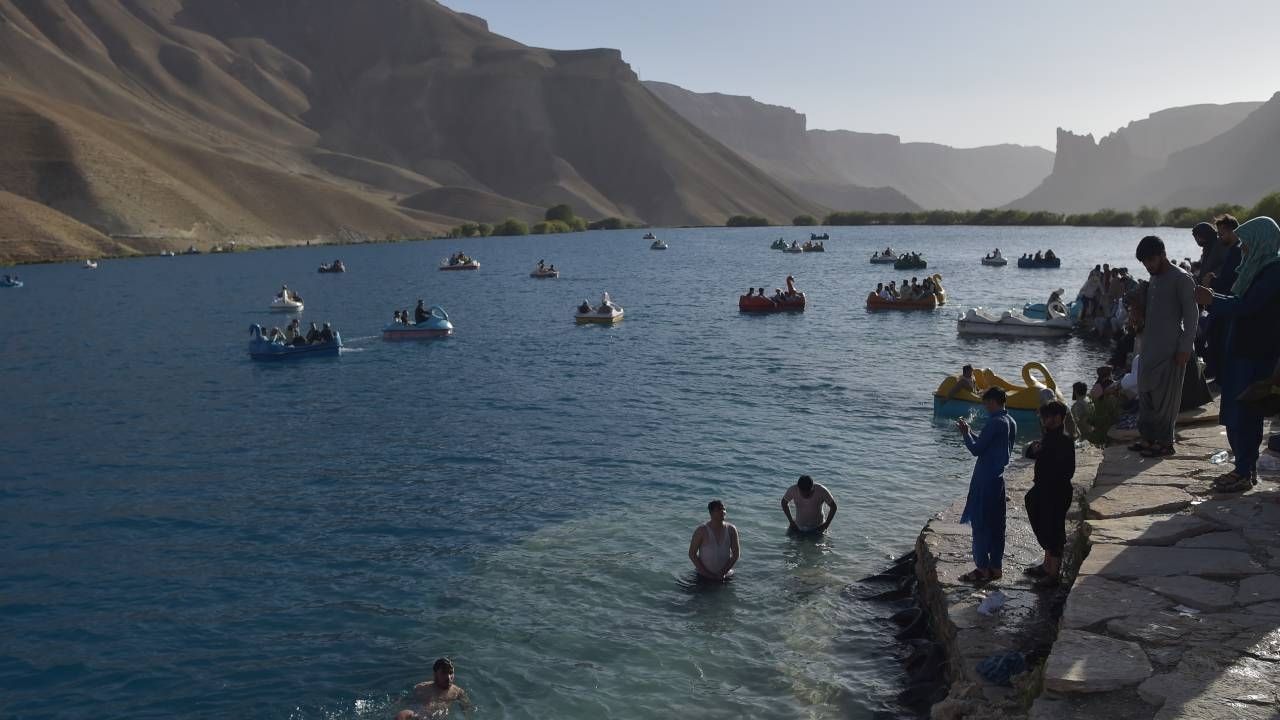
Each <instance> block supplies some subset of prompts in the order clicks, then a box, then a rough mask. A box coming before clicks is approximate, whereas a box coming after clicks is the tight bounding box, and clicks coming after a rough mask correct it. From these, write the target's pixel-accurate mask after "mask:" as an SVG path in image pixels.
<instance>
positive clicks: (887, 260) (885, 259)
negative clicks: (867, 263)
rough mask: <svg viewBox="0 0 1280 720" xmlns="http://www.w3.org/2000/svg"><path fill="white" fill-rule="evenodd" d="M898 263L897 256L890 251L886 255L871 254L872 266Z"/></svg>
mask: <svg viewBox="0 0 1280 720" xmlns="http://www.w3.org/2000/svg"><path fill="white" fill-rule="evenodd" d="M896 262H898V256H897V255H896V254H895V253H893V251H892V250H891V251H890V252H888V253H878V252H876V253H871V264H872V265H892V264H894V263H896Z"/></svg>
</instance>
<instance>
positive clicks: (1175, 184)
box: [1152, 93, 1280, 207]
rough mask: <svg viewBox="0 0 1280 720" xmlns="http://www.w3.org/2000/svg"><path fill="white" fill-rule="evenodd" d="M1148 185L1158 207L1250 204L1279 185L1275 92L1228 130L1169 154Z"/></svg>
mask: <svg viewBox="0 0 1280 720" xmlns="http://www.w3.org/2000/svg"><path fill="white" fill-rule="evenodd" d="M1152 185H1153V187H1154V191H1155V192H1156V193H1157V194H1158V196H1159V197H1160V198H1161V199H1160V200H1159V204H1160V205H1161V206H1162V207H1177V206H1179V205H1186V206H1190V207H1205V206H1207V205H1211V204H1215V203H1219V202H1224V201H1227V202H1236V203H1241V204H1244V205H1251V204H1253V203H1255V202H1257V201H1258V200H1260V199H1262V197H1263V196H1264V195H1267V194H1269V193H1273V192H1276V191H1278V190H1280V93H1276V94H1275V95H1272V96H1271V99H1270V100H1268V101H1267V102H1266V103H1264V104H1263V105H1262V106H1261V107H1259V108H1258V109H1257V110H1254V111H1253V112H1252V113H1250V114H1249V115H1248V116H1247V117H1245V118H1244V119H1243V120H1241V121H1240V123H1239V124H1237V125H1236V126H1235V127H1233V128H1231V129H1230V130H1227V131H1226V132H1224V133H1222V134H1221V135H1218V136H1217V137H1215V138H1213V139H1212V140H1209V141H1207V142H1203V143H1200V144H1199V145H1195V146H1193V147H1188V148H1186V149H1185V150H1179V151H1177V152H1175V153H1173V154H1172V155H1170V156H1169V161H1168V163H1167V164H1166V165H1165V167H1164V168H1163V169H1162V170H1160V171H1159V172H1157V173H1156V175H1155V178H1154V180H1153V183H1152Z"/></svg>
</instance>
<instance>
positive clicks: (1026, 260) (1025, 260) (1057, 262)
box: [1018, 255, 1062, 270]
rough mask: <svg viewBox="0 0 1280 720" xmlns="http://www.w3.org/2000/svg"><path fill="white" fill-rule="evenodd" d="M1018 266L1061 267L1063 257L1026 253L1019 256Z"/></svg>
mask: <svg viewBox="0 0 1280 720" xmlns="http://www.w3.org/2000/svg"><path fill="white" fill-rule="evenodd" d="M1018 267H1020V268H1023V269H1032V270H1035V269H1041V268H1050V269H1052V268H1060V267H1062V258H1060V257H1031V256H1027V255H1024V256H1022V257H1020V258H1018Z"/></svg>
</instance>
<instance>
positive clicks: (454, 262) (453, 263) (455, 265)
mask: <svg viewBox="0 0 1280 720" xmlns="http://www.w3.org/2000/svg"><path fill="white" fill-rule="evenodd" d="M440 269H441V270H479V269H480V261H479V260H476V259H475V258H473V257H470V256H468V255H465V254H463V253H460V252H457V253H454V254H453V255H450V256H449V257H447V258H445V259H444V260H441V261H440Z"/></svg>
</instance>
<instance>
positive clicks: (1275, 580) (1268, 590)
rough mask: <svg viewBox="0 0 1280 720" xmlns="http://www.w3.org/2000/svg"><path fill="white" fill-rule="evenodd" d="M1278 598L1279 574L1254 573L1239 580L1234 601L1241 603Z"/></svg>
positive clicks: (1279, 594) (1279, 591) (1248, 603)
mask: <svg viewBox="0 0 1280 720" xmlns="http://www.w3.org/2000/svg"><path fill="white" fill-rule="evenodd" d="M1271 600H1280V575H1254V576H1253V577H1249V578H1245V579H1244V580H1241V581H1240V589H1239V591H1238V592H1237V594H1236V602H1237V603H1239V604H1241V605H1252V604H1254V603H1261V602H1269V601H1271Z"/></svg>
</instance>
